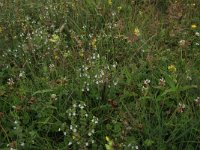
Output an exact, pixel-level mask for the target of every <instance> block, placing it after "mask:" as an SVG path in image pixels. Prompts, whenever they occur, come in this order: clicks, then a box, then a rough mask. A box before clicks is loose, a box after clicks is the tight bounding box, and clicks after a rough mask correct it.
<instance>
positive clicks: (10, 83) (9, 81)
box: [7, 78, 15, 86]
mask: <svg viewBox="0 0 200 150" xmlns="http://www.w3.org/2000/svg"><path fill="white" fill-rule="evenodd" d="M7 84H8V85H11V86H12V85H14V84H15V82H14V81H13V78H9V79H8V82H7Z"/></svg>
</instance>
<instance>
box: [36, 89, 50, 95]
mask: <svg viewBox="0 0 200 150" xmlns="http://www.w3.org/2000/svg"><path fill="white" fill-rule="evenodd" d="M52 91H53V90H51V89H45V90H39V91H36V92H34V93H33V94H32V96H34V95H36V94H44V93H49V92H52Z"/></svg>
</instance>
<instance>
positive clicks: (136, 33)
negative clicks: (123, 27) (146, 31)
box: [134, 27, 140, 36]
mask: <svg viewBox="0 0 200 150" xmlns="http://www.w3.org/2000/svg"><path fill="white" fill-rule="evenodd" d="M134 34H135V35H136V36H140V30H139V29H138V27H136V28H135V29H134Z"/></svg>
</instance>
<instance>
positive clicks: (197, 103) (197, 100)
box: [194, 97, 200, 106]
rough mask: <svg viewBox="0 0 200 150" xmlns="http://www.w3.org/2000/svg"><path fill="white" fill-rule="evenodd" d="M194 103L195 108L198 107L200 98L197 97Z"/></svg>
mask: <svg viewBox="0 0 200 150" xmlns="http://www.w3.org/2000/svg"><path fill="white" fill-rule="evenodd" d="M194 101H195V103H196V105H197V106H200V97H197V98H196V99H195V100H194Z"/></svg>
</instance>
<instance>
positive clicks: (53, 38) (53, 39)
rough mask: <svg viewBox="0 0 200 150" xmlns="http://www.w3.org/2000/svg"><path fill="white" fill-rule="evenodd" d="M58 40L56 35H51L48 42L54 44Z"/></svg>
mask: <svg viewBox="0 0 200 150" xmlns="http://www.w3.org/2000/svg"><path fill="white" fill-rule="evenodd" d="M59 39H60V37H59V36H58V35H56V34H53V35H52V38H51V39H49V41H51V42H53V43H55V42H57V41H58V40H59Z"/></svg>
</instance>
